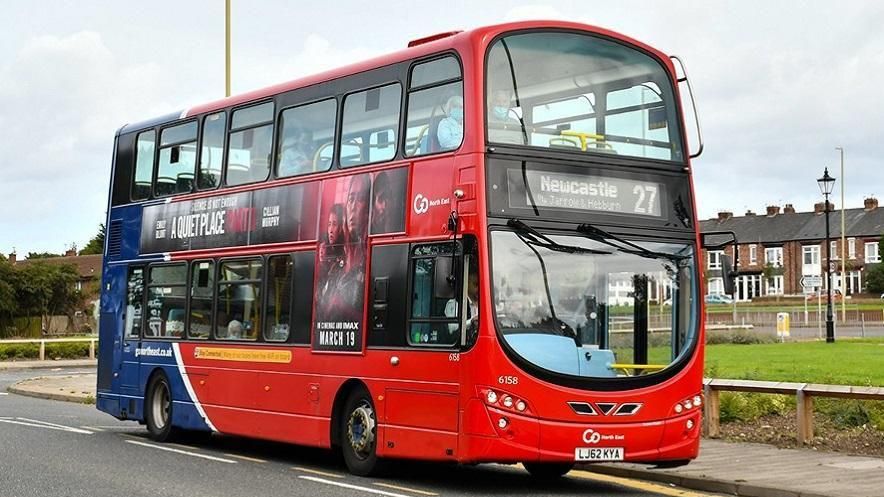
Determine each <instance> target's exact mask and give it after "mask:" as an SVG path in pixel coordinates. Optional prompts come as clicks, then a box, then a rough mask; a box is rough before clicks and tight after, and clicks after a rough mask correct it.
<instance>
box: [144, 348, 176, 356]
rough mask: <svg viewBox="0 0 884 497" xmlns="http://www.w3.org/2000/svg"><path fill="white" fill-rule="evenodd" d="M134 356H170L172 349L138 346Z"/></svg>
mask: <svg viewBox="0 0 884 497" xmlns="http://www.w3.org/2000/svg"><path fill="white" fill-rule="evenodd" d="M135 357H172V349H163V348H160V347H138V348H137V349H135Z"/></svg>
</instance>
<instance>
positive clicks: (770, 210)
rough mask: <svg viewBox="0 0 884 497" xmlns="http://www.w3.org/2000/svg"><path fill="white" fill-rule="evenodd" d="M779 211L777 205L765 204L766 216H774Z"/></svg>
mask: <svg viewBox="0 0 884 497" xmlns="http://www.w3.org/2000/svg"><path fill="white" fill-rule="evenodd" d="M779 213H780V206H779V205H768V206H767V217H774V216H776V215H777V214H779Z"/></svg>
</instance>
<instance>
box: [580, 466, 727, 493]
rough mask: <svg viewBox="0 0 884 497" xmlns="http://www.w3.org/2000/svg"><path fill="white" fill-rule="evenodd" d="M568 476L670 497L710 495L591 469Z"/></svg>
mask: <svg viewBox="0 0 884 497" xmlns="http://www.w3.org/2000/svg"><path fill="white" fill-rule="evenodd" d="M568 476H575V477H577V478H582V479H584V480H593V481H601V482H605V483H614V484H616V485H621V486H624V487H629V488H634V489H636V490H641V491H644V492H650V493H657V494H662V495H668V496H670V497H710V494H701V493H697V492H691V491H690V490H681V489H678V488H672V487H668V486H665V485H658V484H655V483H648V482H644V481H640V480H633V479H630V478H621V477H619V476H610V475H603V474H601V473H591V472H589V471H582V470H579V469H578V470H572V471H571V472H570V473H568Z"/></svg>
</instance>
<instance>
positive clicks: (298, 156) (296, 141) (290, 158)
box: [278, 129, 313, 177]
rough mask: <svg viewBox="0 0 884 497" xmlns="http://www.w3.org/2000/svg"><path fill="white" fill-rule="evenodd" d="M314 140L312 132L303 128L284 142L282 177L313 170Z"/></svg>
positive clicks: (281, 165) (281, 159)
mask: <svg viewBox="0 0 884 497" xmlns="http://www.w3.org/2000/svg"><path fill="white" fill-rule="evenodd" d="M312 143H313V140H312V139H311V138H310V134H309V133H308V132H307V131H306V130H303V129H297V130H295V131H294V132H293V133H292V135H291V136H288V137H286V138H285V140H283V143H282V157H280V160H279V172H278V175H279V176H281V177H285V176H296V175H299V174H305V173H308V172H311V171H312V170H313V160H312V158H311V155H312V154H311V148H312Z"/></svg>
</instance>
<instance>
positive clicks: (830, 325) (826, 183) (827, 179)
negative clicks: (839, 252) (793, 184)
mask: <svg viewBox="0 0 884 497" xmlns="http://www.w3.org/2000/svg"><path fill="white" fill-rule="evenodd" d="M816 182H817V184H819V185H820V192H822V194H823V197H824V198H825V202H826V203H825V204H823V212H824V213H825V215H826V343H834V342H835V322H834V321H833V318H834V316H833V315H832V271H831V268H830V267H829V264H830V263H831V262H830V261H831V260H832V242H831V241H830V240H829V195H831V193H832V189H833V188H834V187H835V178H833V177H831V176H829V168H828V167H827V168H826V170H825V172H824V173H823V177H822V178H820V179H818V180H816Z"/></svg>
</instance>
